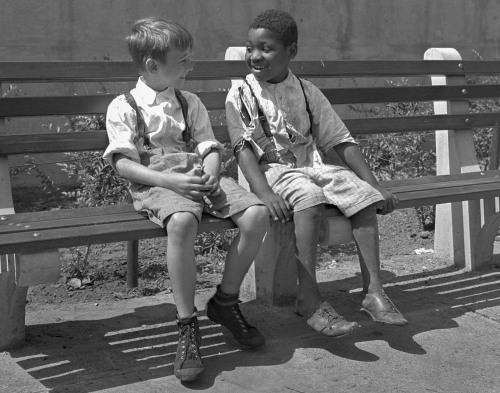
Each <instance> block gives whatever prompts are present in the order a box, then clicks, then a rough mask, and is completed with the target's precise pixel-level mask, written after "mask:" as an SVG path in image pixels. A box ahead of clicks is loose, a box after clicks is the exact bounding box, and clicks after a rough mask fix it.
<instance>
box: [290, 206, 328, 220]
mask: <svg viewBox="0 0 500 393" xmlns="http://www.w3.org/2000/svg"><path fill="white" fill-rule="evenodd" d="M324 214H325V205H316V206H312V207H308V208H307V209H304V210H300V211H298V212H295V213H294V214H293V220H294V221H295V222H296V223H297V222H319V220H320V219H322V218H323V217H324Z"/></svg>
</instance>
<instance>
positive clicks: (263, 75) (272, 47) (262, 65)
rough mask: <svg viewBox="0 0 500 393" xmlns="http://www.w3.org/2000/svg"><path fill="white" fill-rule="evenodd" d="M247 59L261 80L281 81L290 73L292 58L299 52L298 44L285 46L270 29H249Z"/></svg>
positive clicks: (253, 72) (252, 70)
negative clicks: (289, 66) (289, 67)
mask: <svg viewBox="0 0 500 393" xmlns="http://www.w3.org/2000/svg"><path fill="white" fill-rule="evenodd" d="M246 48H247V51H246V54H245V61H246V63H247V66H248V68H249V69H250V71H251V72H252V74H253V75H254V76H255V78H256V79H257V80H258V81H260V82H269V83H279V82H282V81H283V80H285V78H286V77H287V75H288V65H289V63H290V60H291V59H293V58H294V57H295V55H296V54H297V44H296V43H293V44H291V45H289V46H288V47H285V46H284V45H283V43H282V42H281V40H279V38H278V37H277V36H276V34H275V33H274V32H272V31H271V30H268V29H263V28H259V29H250V30H248V39H247V43H246Z"/></svg>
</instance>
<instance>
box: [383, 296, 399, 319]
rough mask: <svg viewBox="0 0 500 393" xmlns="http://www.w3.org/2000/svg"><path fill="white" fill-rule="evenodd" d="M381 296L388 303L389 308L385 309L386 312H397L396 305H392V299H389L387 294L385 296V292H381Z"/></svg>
mask: <svg viewBox="0 0 500 393" xmlns="http://www.w3.org/2000/svg"><path fill="white" fill-rule="evenodd" d="M382 297H383V298H384V299H385V300H386V301H387V303H388V305H389V310H387V312H395V313H398V314H399V311H398V309H397V308H396V306H395V305H394V303H393V302H392V300H391V299H389V296H387V294H386V293H385V292H382Z"/></svg>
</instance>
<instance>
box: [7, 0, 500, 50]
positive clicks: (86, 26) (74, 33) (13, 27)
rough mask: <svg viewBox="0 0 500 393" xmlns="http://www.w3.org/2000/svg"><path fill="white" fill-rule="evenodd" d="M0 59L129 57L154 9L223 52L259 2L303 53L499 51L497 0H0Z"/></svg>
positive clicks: (204, 46)
mask: <svg viewBox="0 0 500 393" xmlns="http://www.w3.org/2000/svg"><path fill="white" fill-rule="evenodd" d="M0 5H1V13H0V26H1V27H0V28H1V35H0V58H1V59H2V60H52V59H60V60H92V59H102V58H103V57H104V56H108V57H110V58H111V59H113V60H123V59H127V58H128V57H127V52H126V48H125V46H124V43H123V37H124V36H125V35H126V34H127V32H128V28H129V26H130V24H131V22H132V21H133V20H135V19H137V18H140V17H144V16H148V15H157V16H160V17H164V18H171V19H174V20H176V21H178V22H180V23H181V24H183V25H185V26H186V27H188V28H189V30H190V31H191V32H192V33H193V35H194V37H195V40H196V53H195V56H196V57H197V58H199V59H221V58H223V54H224V50H225V48H226V47H227V46H232V45H241V44H243V43H244V39H245V34H246V27H247V25H248V23H249V22H250V21H251V19H252V18H253V17H254V16H255V15H256V14H257V13H258V12H260V11H262V10H264V9H266V8H271V7H276V8H281V9H284V10H287V11H289V12H290V13H292V15H294V16H295V18H296V19H297V22H298V24H299V40H300V46H299V48H300V50H299V59H307V58H309V57H311V56H314V57H318V56H319V57H321V58H324V59H326V60H334V59H340V60H342V59H420V58H421V56H422V54H423V52H424V51H425V49H426V48H428V47H430V46H451V47H455V48H457V49H458V50H459V51H460V52H461V53H462V54H463V56H464V58H466V57H467V56H470V52H471V50H472V49H476V50H478V51H480V52H481V53H483V55H484V56H485V57H488V58H493V57H495V56H497V54H498V44H497V31H498V15H499V12H500V2H498V1H495V0H330V1H320V0H309V1H296V0H295V1H277V0H265V1H262V0H252V1H248V0H182V1H181V0H141V1H137V0H44V1H33V0H16V1H10V0H9V1H8V0H0Z"/></svg>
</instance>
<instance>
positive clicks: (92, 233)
mask: <svg viewBox="0 0 500 393" xmlns="http://www.w3.org/2000/svg"><path fill="white" fill-rule="evenodd" d="M133 224H134V225H119V226H117V225H115V224H101V225H88V226H77V227H71V228H58V229H46V230H37V231H36V232H37V233H38V236H33V232H28V231H27V232H24V233H9V234H2V239H1V241H2V244H0V254H11V253H16V252H22V253H31V252H37V251H42V250H47V249H54V248H67V247H74V246H84V245H88V244H102V243H115V242H119V241H128V240H135V239H149V238H154V237H162V236H165V232H164V229H163V228H160V227H159V226H158V225H156V224H154V223H153V222H151V221H150V220H148V219H146V218H144V219H141V220H134V221H133ZM232 228H235V225H234V223H233V222H232V221H231V220H224V219H209V220H202V222H201V223H200V225H199V226H198V232H199V233H202V232H206V231H219V230H227V229H232Z"/></svg>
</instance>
